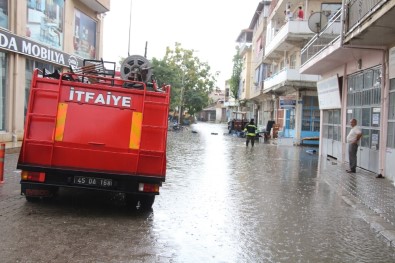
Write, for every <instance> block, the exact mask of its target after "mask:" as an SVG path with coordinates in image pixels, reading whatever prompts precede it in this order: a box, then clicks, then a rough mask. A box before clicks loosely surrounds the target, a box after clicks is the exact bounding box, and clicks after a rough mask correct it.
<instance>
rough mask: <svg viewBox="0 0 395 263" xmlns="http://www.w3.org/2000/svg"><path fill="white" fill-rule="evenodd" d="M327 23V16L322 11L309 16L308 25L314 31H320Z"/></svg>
mask: <svg viewBox="0 0 395 263" xmlns="http://www.w3.org/2000/svg"><path fill="white" fill-rule="evenodd" d="M327 24H328V18H327V17H326V16H325V15H324V14H323V13H322V12H315V13H312V14H311V15H310V17H309V21H308V25H309V28H310V30H311V31H313V32H314V33H320V32H321V30H322V29H323V28H324V27H326V25H327Z"/></svg>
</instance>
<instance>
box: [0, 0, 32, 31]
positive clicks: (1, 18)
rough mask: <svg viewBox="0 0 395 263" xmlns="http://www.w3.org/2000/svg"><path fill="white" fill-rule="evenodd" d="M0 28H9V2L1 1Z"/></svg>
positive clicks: (6, 0)
mask: <svg viewBox="0 0 395 263" xmlns="http://www.w3.org/2000/svg"><path fill="white" fill-rule="evenodd" d="M30 1H31V0H30ZM0 27H4V28H8V0H0Z"/></svg>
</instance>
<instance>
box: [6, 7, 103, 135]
mask: <svg viewBox="0 0 395 263" xmlns="http://www.w3.org/2000/svg"><path fill="white" fill-rule="evenodd" d="M109 10H110V0H70V1H65V0H0V62H1V66H2V68H1V70H0V142H17V141H19V140H22V138H23V132H24V119H25V114H26V108H27V103H28V97H29V90H30V82H31V78H32V73H33V70H34V69H35V68H38V69H40V70H43V69H46V70H47V71H48V72H53V71H54V70H55V69H58V70H60V71H67V69H69V68H70V67H81V66H82V64H83V60H84V59H100V58H101V55H102V52H103V44H102V43H103V41H102V38H103V33H102V32H103V17H104V16H103V14H104V13H105V12H108V11H109Z"/></svg>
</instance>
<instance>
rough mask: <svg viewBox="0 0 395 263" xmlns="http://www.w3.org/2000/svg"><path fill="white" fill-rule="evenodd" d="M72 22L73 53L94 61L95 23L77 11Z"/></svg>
mask: <svg viewBox="0 0 395 263" xmlns="http://www.w3.org/2000/svg"><path fill="white" fill-rule="evenodd" d="M74 21H75V23H74V24H75V25H74V26H75V28H74V53H75V54H77V55H79V56H81V57H83V58H87V59H94V58H95V57H96V22H95V21H94V20H93V19H92V18H90V17H89V16H87V15H85V14H84V13H82V12H80V11H78V10H75V20H74ZM245 65H246V63H245V61H244V66H245Z"/></svg>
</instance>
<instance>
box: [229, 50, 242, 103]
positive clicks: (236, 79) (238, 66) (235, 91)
mask: <svg viewBox="0 0 395 263" xmlns="http://www.w3.org/2000/svg"><path fill="white" fill-rule="evenodd" d="M242 70H243V60H242V57H241V56H240V50H239V47H236V55H234V56H233V72H232V77H231V78H230V83H229V85H230V94H231V96H232V97H233V98H235V99H236V100H238V99H239V85H240V75H241V72H242Z"/></svg>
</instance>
